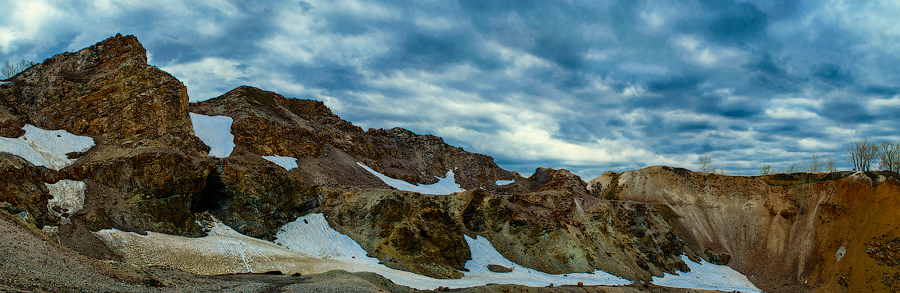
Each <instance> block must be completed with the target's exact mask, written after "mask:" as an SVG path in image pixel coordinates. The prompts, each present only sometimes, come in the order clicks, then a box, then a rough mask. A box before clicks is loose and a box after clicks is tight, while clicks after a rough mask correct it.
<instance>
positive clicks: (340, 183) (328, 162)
mask: <svg viewBox="0 0 900 293" xmlns="http://www.w3.org/2000/svg"><path fill="white" fill-rule="evenodd" d="M191 111H192V112H194V113H199V114H204V115H209V116H228V117H231V118H232V119H233V121H234V122H233V124H232V128H231V129H232V134H234V136H235V144H236V145H237V146H240V147H242V148H244V149H246V150H248V151H250V152H252V153H255V154H259V155H263V156H271V155H279V156H286V157H292V158H296V159H298V165H299V167H298V168H297V169H295V171H293V172H294V173H296V174H297V175H298V176H299V177H300V178H303V179H304V181H305V182H306V183H308V184H311V185H320V186H328V187H334V188H348V187H381V188H387V187H388V186H387V185H385V184H384V183H383V182H381V181H380V180H378V179H377V178H376V177H374V176H372V175H371V174H369V173H368V172H366V171H365V170H364V169H362V168H360V167H359V166H357V165H356V162H361V163H363V164H365V165H367V166H369V167H371V168H372V169H374V170H376V171H378V172H380V173H382V174H385V175H387V176H389V177H391V178H397V179H402V180H405V181H407V182H409V183H412V184H433V183H435V182H437V181H438V179H437V178H439V177H440V178H442V177H444V176H445V175H446V173H447V171H449V170H453V171H454V174H455V175H456V176H455V179H456V182H457V183H458V184H459V185H460V186H462V187H463V188H467V189H472V188H488V189H493V188H496V187H497V186H496V184H495V181H497V180H517V179H521V176H519V175H518V174H516V173H514V172H510V171H506V170H503V169H501V168H500V167H498V166H497V164H495V163H494V160H493V158H491V157H488V156H485V155H481V154H475V153H470V152H466V151H464V150H463V149H461V148H458V147H453V146H450V145H448V144H446V143H444V141H443V139H441V138H439V137H435V136H432V135H417V134H415V133H413V132H411V131H409V130H405V129H402V128H393V129H369V130H368V131H363V130H362V129H361V128H359V127H357V126H354V125H353V124H351V123H350V122H347V121H344V120H342V119H341V118H340V117H338V116H337V115H335V114H334V113H332V112H331V110H330V109H328V108H327V107H326V106H325V104H323V103H322V102H319V101H312V100H302V99H290V98H285V97H284V96H282V95H279V94H277V93H274V92H269V91H264V90H261V89H258V88H253V87H248V86H242V87H238V88H236V89H234V90H232V91H230V92H228V93H225V94H223V95H222V96H219V97H217V98H214V99H210V100H207V101H203V102H199V103H196V104H191Z"/></svg>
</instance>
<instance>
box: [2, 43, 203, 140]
mask: <svg viewBox="0 0 900 293" xmlns="http://www.w3.org/2000/svg"><path fill="white" fill-rule="evenodd" d="M10 81H11V83H10V84H7V85H4V86H3V88H2V89H0V107H2V108H3V110H2V111H0V112H5V113H9V115H3V116H7V117H5V118H7V119H6V121H5V122H3V123H0V124H3V125H6V126H7V129H6V130H4V133H6V134H7V135H9V134H12V136H9V137H17V136H18V135H21V133H20V132H18V131H16V129H21V127H22V126H23V125H24V124H32V125H35V126H38V127H40V128H43V129H65V130H66V131H68V132H70V133H73V134H76V135H84V136H90V137H93V138H94V140H95V141H96V142H97V144H98V145H104V144H116V145H121V146H124V147H131V146H134V145H140V144H142V143H143V144H147V143H150V142H149V141H151V140H153V141H158V142H159V143H161V144H163V145H166V146H172V147H175V148H176V149H179V150H181V151H184V152H189V153H193V152H197V151H201V150H203V148H204V146H203V144H202V143H200V141H199V139H197V138H196V137H195V136H194V135H193V134H194V132H193V130H192V129H191V121H190V118H189V117H188V115H187V108H188V97H187V90H186V89H185V88H184V85H183V84H182V83H181V82H180V81H178V80H177V79H175V78H174V77H172V76H171V75H169V74H168V73H165V72H164V71H162V70H159V69H158V68H156V67H153V66H150V65H147V52H146V51H145V50H144V48H143V46H141V44H140V43H139V42H138V40H137V38H135V37H134V36H124V37H123V36H121V35H117V36H115V37H112V38H109V39H107V40H104V41H103V42H100V43H98V44H96V45H94V46H91V47H88V48H85V49H82V50H80V51H78V52H75V53H63V54H59V55H56V56H53V57H52V58H49V59H47V60H44V62H42V63H40V64H37V65H35V66H33V67H31V68H29V69H28V70H26V71H25V72H22V73H21V74H19V75H16V76H15V77H14V78H13V79H11V80H10ZM10 116H13V117H15V118H13V121H9V120H10V118H11V117H10Z"/></svg>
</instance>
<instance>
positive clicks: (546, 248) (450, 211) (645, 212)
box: [321, 169, 699, 281]
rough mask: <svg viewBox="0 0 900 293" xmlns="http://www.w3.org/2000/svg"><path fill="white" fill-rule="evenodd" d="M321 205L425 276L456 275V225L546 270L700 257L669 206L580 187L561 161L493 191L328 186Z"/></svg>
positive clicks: (362, 239) (620, 268)
mask: <svg viewBox="0 0 900 293" xmlns="http://www.w3.org/2000/svg"><path fill="white" fill-rule="evenodd" d="M557 188H558V189H557ZM321 209H322V211H323V212H324V213H325V215H326V218H327V219H328V220H329V223H331V225H332V226H333V227H335V229H337V230H338V231H340V232H341V233H344V234H347V235H349V236H350V237H351V238H353V239H354V240H356V241H357V242H359V243H360V244H362V246H363V248H365V249H366V250H367V251H369V252H371V253H372V254H373V256H375V257H377V258H379V259H380V260H381V261H382V262H384V263H385V264H386V265H388V266H391V267H394V268H398V269H404V270H410V271H413V272H416V273H421V274H425V275H429V276H434V277H443V278H447V277H457V276H461V273H460V272H459V271H458V270H459V269H461V268H462V266H463V265H464V264H465V260H466V259H468V257H469V256H468V249H467V244H466V242H465V240H464V239H463V238H462V237H461V235H462V234H463V233H465V234H466V235H469V236H471V237H474V236H479V237H486V238H487V239H488V240H490V241H491V243H493V244H494V246H495V247H496V248H497V250H498V251H499V252H500V253H501V254H503V255H504V256H505V257H506V258H508V259H510V260H512V261H513V262H516V263H518V264H521V265H523V266H526V267H530V268H535V269H539V270H541V271H544V272H548V273H555V274H564V273H573V272H593V271H595V270H597V269H601V270H604V271H607V272H609V273H612V274H615V275H618V276H622V277H625V278H628V279H632V280H648V281H649V280H650V279H651V277H652V276H662V274H663V272H674V271H675V270H676V269H681V270H686V269H687V267H686V265H685V264H684V262H682V261H681V259H680V258H678V256H679V255H681V254H682V253H688V254H689V255H692V256H694V259H696V260H699V258H698V257H696V254H694V253H693V252H691V251H690V250H686V249H685V246H684V244H683V242H682V241H681V240H680V239H679V238H678V237H677V234H676V233H675V232H673V229H674V228H673V227H671V226H670V224H669V223H670V220H669V218H667V217H671V216H672V212H671V210H669V209H667V208H666V207H664V206H659V205H646V204H639V203H628V202H613V201H605V200H600V199H597V198H595V197H593V196H589V195H587V190H586V189H585V183H584V182H583V181H581V179H580V178H578V177H577V176H575V175H573V174H572V173H570V172H569V171H567V170H553V169H539V170H537V171H536V172H535V175H533V176H532V177H530V178H528V179H526V180H520V181H519V182H517V183H516V184H513V185H512V186H508V187H505V189H498V190H497V191H495V192H493V193H492V192H489V191H485V190H483V189H474V190H469V191H465V192H460V193H455V194H450V195H439V196H436V195H422V194H417V193H411V192H396V191H383V190H359V191H353V192H346V193H337V192H336V193H332V194H330V195H329V196H328V197H327V199H326V200H324V201H323V205H322V207H321ZM454 235H456V236H454Z"/></svg>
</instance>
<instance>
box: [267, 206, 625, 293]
mask: <svg viewBox="0 0 900 293" xmlns="http://www.w3.org/2000/svg"><path fill="white" fill-rule="evenodd" d="M465 238H466V242H467V243H468V244H469V249H470V251H471V253H472V260H470V261H468V262H466V265H465V268H466V269H469V271H468V272H464V274H465V275H464V276H463V277H462V278H460V279H435V278H430V277H426V276H422V275H417V274H413V273H410V272H406V271H400V270H395V269H391V268H388V267H386V266H384V265H379V264H378V259H376V258H371V257H367V256H366V251H365V250H363V249H362V247H361V246H360V245H359V244H358V243H356V241H353V239H351V238H350V237H349V236H347V235H343V234H340V233H338V232H337V231H335V230H334V229H332V228H331V226H329V225H328V222H327V221H326V220H325V217H324V216H323V215H322V214H309V215H306V216H303V217H300V218H298V219H297V220H296V221H294V222H291V223H288V224H286V225H284V226H283V227H281V229H279V231H278V234H277V235H276V240H275V242H276V243H280V244H282V245H284V246H285V247H287V248H289V249H291V250H295V251H298V252H302V253H304V254H309V255H312V256H315V257H320V258H323V259H331V260H340V261H344V262H348V263H353V264H354V265H355V267H350V268H345V270H347V271H351V272H360V271H366V272H373V273H377V274H380V275H382V276H384V277H386V278H388V279H391V281H393V282H394V283H397V284H400V285H403V286H409V287H412V288H416V289H420V290H428V289H434V288H437V287H438V286H444V287H449V288H464V287H473V286H480V285H485V284H490V283H498V284H521V285H527V286H547V285H550V283H553V284H555V285H564V284H572V285H574V284H578V282H583V283H584V284H585V285H623V284H630V283H631V281H628V280H625V279H622V278H619V277H616V276H613V275H610V274H608V273H605V272H602V271H596V272H594V273H592V274H586V273H579V274H568V275H567V276H563V275H550V274H547V273H543V272H540V271H537V270H533V269H529V268H525V267H523V266H520V265H518V264H515V263H513V262H512V261H509V260H508V259H506V258H504V257H503V256H502V255H500V253H499V252H497V250H496V249H494V246H493V245H491V243H490V242H489V241H488V240H487V239H486V238H484V237H479V238H477V239H472V238H470V237H468V236H465ZM489 264H497V265H502V266H505V267H509V268H514V269H513V271H512V272H509V273H495V272H491V271H490V270H488V269H487V265H489Z"/></svg>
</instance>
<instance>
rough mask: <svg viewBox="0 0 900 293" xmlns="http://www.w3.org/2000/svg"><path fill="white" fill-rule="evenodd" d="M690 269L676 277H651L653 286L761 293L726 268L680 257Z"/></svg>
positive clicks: (751, 284) (736, 272)
mask: <svg viewBox="0 0 900 293" xmlns="http://www.w3.org/2000/svg"><path fill="white" fill-rule="evenodd" d="M681 260H682V261H684V263H686V264H687V265H688V267H689V268H690V269H691V271H690V272H686V273H685V272H682V273H679V274H678V275H672V274H668V273H667V274H665V275H664V276H663V277H662V278H660V277H653V284H656V285H660V286H667V287H677V288H692V289H704V290H719V291H727V292H731V291H740V292H762V290H759V288H756V286H755V285H753V283H751V282H750V280H749V279H747V276H744V275H743V274H741V273H739V272H738V271H735V270H734V269H732V268H730V267H728V266H722V265H716V264H712V263H708V262H704V261H701V262H700V263H696V262H693V261H691V260H690V259H688V258H687V257H686V256H684V255H682V256H681Z"/></svg>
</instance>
